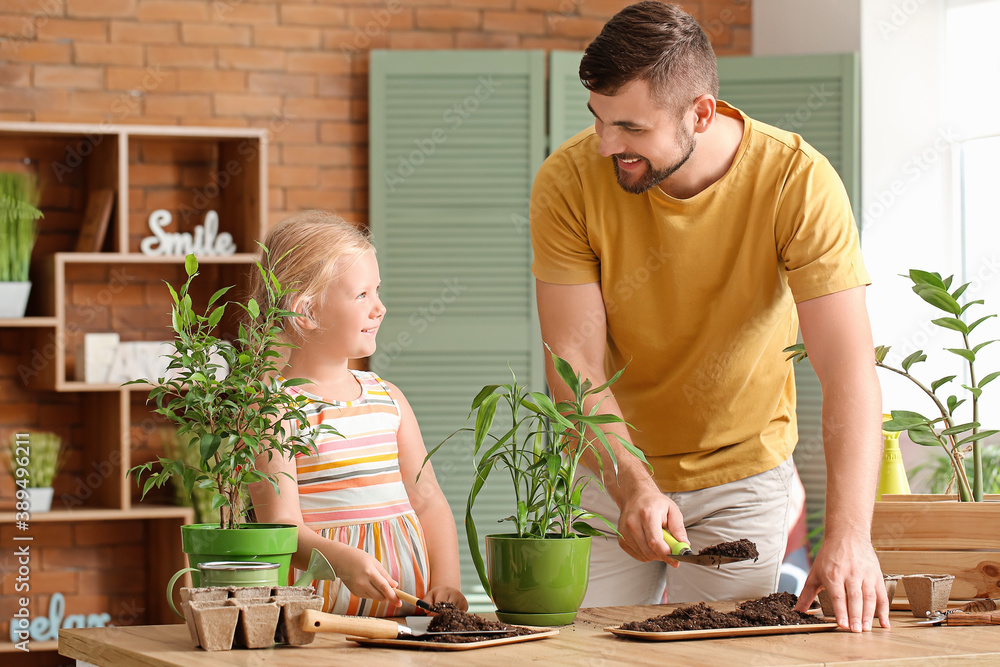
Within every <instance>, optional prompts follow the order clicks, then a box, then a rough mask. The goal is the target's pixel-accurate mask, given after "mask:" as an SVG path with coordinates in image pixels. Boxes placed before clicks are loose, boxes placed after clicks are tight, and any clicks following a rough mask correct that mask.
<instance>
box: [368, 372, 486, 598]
mask: <svg viewBox="0 0 1000 667" xmlns="http://www.w3.org/2000/svg"><path fill="white" fill-rule="evenodd" d="M386 384H387V385H388V386H389V388H390V390H391V391H392V395H393V398H395V399H396V402H397V403H398V404H399V417H400V424H399V434H398V436H397V442H398V444H399V470H400V472H401V473H402V475H403V484H404V485H405V486H406V495H407V496H409V498H410V505H412V506H413V509H414V511H415V512H416V513H417V518H418V519H420V525H421V527H422V528H423V530H424V539H425V541H426V542H427V552H428V553H427V562H428V564H429V566H430V571H431V581H430V587H429V590H428V591H427V596H426V597H427V601H428V602H430V603H431V604H437V603H439V602H451V603H452V604H454V605H455V606H456V607H458V608H459V609H461V610H462V611H465V610H466V609H468V608H469V603H468V601H467V600H466V599H465V596H464V595H462V591H461V585H462V581H461V576H460V574H459V572H460V570H459V565H458V534H457V532H456V530H455V517H454V515H453V514H452V513H451V506H449V505H448V501H447V500H446V499H445V497H444V493H442V492H441V487H440V486H438V483H437V478H435V477H434V469H433V468H432V467H431V465H430V464H429V463H428V464H427V465H426V466H424V469H423V472H422V473H421V472H420V467H421V466H422V465H423V463H424V457H425V456H426V455H427V449H426V448H425V447H424V439H423V438H422V437H421V436H420V427H419V426H417V418H416V416H415V415H414V414H413V409H412V408H410V404H409V403H408V402H407V401H406V397H404V396H403V393H402V392H401V391H399V389H398V388H397V387H396V386H395V385H393V384H390V383H388V382H387V383H386ZM418 473H420V481H419V482H418V481H417V474H418Z"/></svg>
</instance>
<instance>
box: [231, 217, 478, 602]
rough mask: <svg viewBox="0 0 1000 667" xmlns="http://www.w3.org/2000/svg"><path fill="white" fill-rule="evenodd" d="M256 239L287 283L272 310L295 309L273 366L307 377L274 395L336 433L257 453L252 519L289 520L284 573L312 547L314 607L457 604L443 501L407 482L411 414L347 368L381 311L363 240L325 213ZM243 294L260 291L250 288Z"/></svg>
mask: <svg viewBox="0 0 1000 667" xmlns="http://www.w3.org/2000/svg"><path fill="white" fill-rule="evenodd" d="M264 245H265V246H266V247H267V248H268V249H269V250H270V256H271V257H272V258H274V259H277V258H279V257H284V258H283V259H282V260H281V261H280V262H279V263H278V264H277V266H276V267H275V269H274V271H275V275H276V277H277V279H278V281H279V282H280V283H281V284H282V285H291V286H294V287H295V288H296V289H297V290H298V292H297V293H293V294H291V295H289V297H288V299H287V300H288V303H282V304H279V306H280V307H282V308H284V309H285V310H290V311H294V312H296V313H300V314H301V315H302V317H297V318H291V319H289V320H286V325H285V326H286V331H285V335H286V336H287V337H288V339H289V341H290V342H292V343H294V344H295V345H296V347H294V348H291V351H290V352H289V353H288V355H287V356H288V358H287V365H286V367H285V369H284V374H285V376H286V377H305V378H309V379H310V380H311V381H312V382H313V384H312V385H305V386H306V387H309V391H308V392H306V391H302V390H301V387H286V388H285V391H288V392H289V393H294V394H301V395H304V396H306V397H307V398H308V399H310V400H311V401H314V402H313V403H311V404H310V405H309V408H308V409H307V410H306V412H307V414H308V416H309V423H310V424H312V425H317V424H320V423H328V424H332V425H333V427H334V428H335V429H336V430H337V431H338V432H339V433H340V434H341V436H343V437H338V436H336V435H329V434H323V435H322V436H320V437H319V438H317V439H316V449H317V453H316V454H309V455H304V456H303V455H300V456H296V457H295V458H294V460H291V461H289V460H279V457H275V458H274V459H273V460H271V461H267V460H266V458H267V457H265V456H262V457H260V459H259V460H258V461H257V467H258V469H260V470H262V471H266V472H272V473H278V480H279V481H278V487H279V490H280V493H278V494H276V493H274V490H273V488H272V487H271V485H270V484H269V483H268V482H260V483H257V484H254V485H252V486H251V488H250V493H251V497H252V500H253V504H254V509H255V511H256V513H257V519H258V521H260V522H262V523H291V524H296V525H298V526H299V543H298V550H297V551H296V553H295V555H294V556H293V557H292V565H293V569H294V568H295V567H299V568H304V567H306V564H307V563H308V560H309V555H310V554H311V553H312V550H313V548H317V549H319V550H320V551H322V552H323V554H324V555H326V557H327V558H328V559H329V561H330V563H331V564H332V565H333V568H334V570H335V571H336V573H337V577H338V578H337V579H335V580H333V581H318V582H314V584H315V585H316V588H317V590H316V592H317V594H318V595H321V596H322V597H323V599H324V607H323V610H324V611H327V612H332V613H336V614H348V615H357V616H393V615H406V614H412V613H413V612H414V611H415V610H414V608H413V607H412V606H410V605H409V604H406V605H405V607H403V603H402V602H401V601H400V600H399V598H398V597H397V595H396V593H395V592H394V591H393V589H394V588H398V589H400V590H402V591H405V592H408V593H411V594H413V595H416V596H417V597H418V598H422V599H424V600H426V601H428V602H430V603H431V604H435V603H439V602H451V603H453V604H455V605H456V606H458V607H459V608H460V609H463V610H465V609H468V603H467V602H466V600H465V597H464V596H463V595H462V593H461V592H460V590H459V586H460V583H459V565H458V537H457V535H456V531H455V520H454V517H453V516H452V513H451V508H450V507H449V505H448V502H447V501H446V500H445V497H444V494H443V493H442V492H441V489H440V487H439V486H438V483H437V480H436V479H435V477H434V474H433V471H432V470H431V469H430V467H429V466H426V467H425V469H424V471H423V473H422V474H421V475H420V481H419V482H418V481H417V479H416V477H417V473H418V472H419V471H420V467H421V465H422V464H423V460H424V456H425V454H426V450H425V448H424V443H423V440H422V438H421V436H420V430H419V428H418V426H417V420H416V417H414V415H413V410H411V409H410V406H409V404H408V403H407V402H406V399H405V398H404V397H403V394H402V393H401V392H400V391H399V389H397V388H396V387H395V386H393V385H392V384H390V383H388V382H386V381H384V380H382V379H381V378H380V377H379V376H377V375H376V374H375V373H372V372H365V371H357V370H352V369H350V368H349V367H348V362H349V361H350V360H351V359H362V358H364V357H368V356H371V354H372V353H373V352H375V335H376V333H378V328H379V325H380V324H381V322H382V318H383V316H384V315H385V306H383V305H382V301H381V300H380V299H379V295H378V290H379V282H380V278H379V270H378V262H377V261H376V259H375V249H374V248H373V247H372V244H371V241H370V238H369V237H368V236H367V235H366V234H365V232H363V231H361V230H359V229H357V228H356V227H354V226H353V225H351V224H349V223H347V222H345V221H344V220H342V219H341V218H339V217H338V216H336V215H333V214H330V213H324V212H320V211H308V212H304V213H299V214H296V215H293V216H291V217H290V218H287V219H285V220H283V221H282V222H280V223H278V224H277V225H276V226H275V227H274V228H273V229H272V230H271V231H270V233H269V234H268V235H267V239H266V240H265V242H264ZM289 251H291V252H289ZM285 253H288V255H287V256H285ZM257 277H259V276H256V275H255V278H257ZM252 296H253V297H254V298H255V299H257V301H258V303H261V302H262V299H266V296H265V293H264V290H263V289H262V286H260V285H257V286H256V289H254V290H252ZM279 381H280V380H279ZM296 576H298V572H297V571H293V574H292V576H291V577H290V578H291V579H294V578H295V577H296Z"/></svg>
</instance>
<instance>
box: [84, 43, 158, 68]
mask: <svg viewBox="0 0 1000 667" xmlns="http://www.w3.org/2000/svg"><path fill="white" fill-rule="evenodd" d="M142 50H143V47H141V46H139V45H137V44H104V43H100V42H74V43H73V51H74V52H75V54H76V58H75V62H76V63H77V64H92V65H133V66H136V65H142V64H143V55H142Z"/></svg>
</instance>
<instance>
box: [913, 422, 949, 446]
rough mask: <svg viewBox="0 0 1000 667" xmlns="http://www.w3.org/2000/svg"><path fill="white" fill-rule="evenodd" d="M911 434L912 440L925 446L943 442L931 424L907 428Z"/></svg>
mask: <svg viewBox="0 0 1000 667" xmlns="http://www.w3.org/2000/svg"><path fill="white" fill-rule="evenodd" d="M906 432H907V433H908V434H909V436H910V440H912V441H913V442H915V443H917V444H918V445H924V446H925V447H934V446H937V445H940V444H941V441H940V440H938V437H937V435H935V434H934V431H932V430H931V428H930V427H929V426H913V427H910V428H909V429H907V430H906Z"/></svg>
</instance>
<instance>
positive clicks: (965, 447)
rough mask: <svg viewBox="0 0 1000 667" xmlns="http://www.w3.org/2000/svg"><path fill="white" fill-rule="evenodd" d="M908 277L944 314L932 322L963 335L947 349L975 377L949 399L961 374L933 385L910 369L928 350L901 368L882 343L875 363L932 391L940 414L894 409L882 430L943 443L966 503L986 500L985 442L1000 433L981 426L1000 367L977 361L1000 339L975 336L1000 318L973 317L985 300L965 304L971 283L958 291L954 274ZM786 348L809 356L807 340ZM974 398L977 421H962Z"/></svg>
mask: <svg viewBox="0 0 1000 667" xmlns="http://www.w3.org/2000/svg"><path fill="white" fill-rule="evenodd" d="M908 277H909V279H910V280H911V281H912V282H913V287H912V289H913V292H914V293H915V294H917V296H919V297H920V298H921V299H923V300H924V301H926V302H927V303H929V304H930V305H932V306H934V307H935V308H937V309H938V310H940V311H942V312H943V313H944V317H938V318H936V319H933V320H931V323H932V324H934V325H935V326H938V327H941V328H943V329H948V330H950V331H954V332H956V333H958V334H961V336H962V345H961V347H951V348H945V349H946V351H948V352H950V353H951V354H953V355H955V356H956V357H958V358H959V359H960V360H961V362H960V363H962V364H964V365H966V367H967V370H968V379H969V381H968V384H962V385H961V389H962V391H961V392H956V393H950V392H947V393H949V395H948V396H947V397H943V396H941V395H939V391H940V390H941V389H942V388H943V387H946V386H947V385H949V384H950V383H951V382H952V381H953V380H955V378H957V377H958V374H956V375H948V376H946V377H942V378H938V379H937V380H934V381H932V382H931V383H930V384H926V383H925V382H923V381H921V380H919V379H917V378H916V377H915V376H914V375H912V374H911V373H910V369H911V368H913V366H914V365H916V364H918V363H920V362H923V361H926V360H927V355H926V354H924V351H923V350H917V351H916V352H914V353H913V354H911V355H909V356H908V357H906V358H905V359H903V361H902V362H900V365H899V368H897V367H895V366H891V365H889V364H887V363H885V358H886V356H887V355H888V354H889V349H890V348H889V347H886V346H882V345H880V346H878V347H876V348H875V365H876V366H877V367H878V368H882V369H884V370H887V371H889V372H891V373H896V374H897V375H902V376H903V377H905V378H906V379H908V380H909V381H911V382H913V383H914V384H915V385H916V386H917V387H919V388H920V390H921V391H923V392H924V393H925V394H926V395H927V397H928V398H929V399H930V400H931V402H932V403H933V405H934V407H935V408H936V410H937V416H934V417H927V416H924V415H923V414H922V413H919V412H912V411H907V410H893V411H892V413H891V414H892V419H891V420H889V421H886V422H885V423H883V424H882V429H883V430H885V431H906V432H907V433H908V434H909V436H910V439H911V440H912V441H913V442H915V443H917V444H920V445H927V446H941V447H942V448H943V449H944V452H945V454H946V455H947V456H948V459H949V461H950V462H951V468H952V473H953V475H954V478H955V481H956V485H957V487H958V495H959V498H960V499H961V500H963V501H969V500H974V501H981V500H982V499H983V456H982V441H983V440H984V439H986V438H988V437H990V436H991V435H994V434H996V433H998V432H1000V431H997V430H981V424H980V422H979V399H980V397H981V396H982V393H983V388H984V387H985V386H986V385H988V384H989V383H990V382H992V381H993V380H995V379H996V378H998V377H1000V371H996V372H992V373H988V374H986V375H980V374H978V373H977V368H976V360H977V355H978V354H979V352H980V350H982V349H983V348H984V347H986V346H987V345H990V344H992V343H995V342H997V341H995V340H986V341H982V342H980V343H976V344H973V341H972V340H971V339H970V336H971V334H972V333H973V332H974V331H975V330H976V329H978V328H979V326H980V325H981V324H983V323H984V322H986V321H987V320H989V319H990V318H993V317H996V315H984V316H982V317H979V318H977V319H975V320H973V319H972V317H971V316H969V314H968V311H969V310H970V309H971V308H972V307H973V306H977V305H982V304H983V300H982V299H976V300H974V301H968V302H966V303H965V304H961V303H959V299H960V298H961V297H962V295H963V294H964V293H965V290H966V289H968V287H969V285H970V283H965V284H964V285H961V286H960V287H958V288H956V289H954V290H952V289H951V285H952V281H953V278H954V276H948V277H947V278H942V277H941V275H940V274H938V273H929V272H927V271H918V270H916V269H911V270H910V272H909V276H908ZM949 290H950V291H949ZM785 351H786V352H792V355H791V356H790V357H789V359H794V360H795V361H796V362H798V361H801V360H802V359H805V358H806V356H807V355H806V352H805V347H804V346H803V345H801V344H799V345H793V346H791V347H789V348H787V349H786V350H785ZM970 399H971V408H972V421H969V422H965V423H961V422H960V420H959V419H958V418H957V416H956V410H957V409H958V407H959V406H961V405H962V404H964V403H965V402H966V401H967V400H970ZM969 451H971V454H972V479H971V481H970V479H969V474H968V471H967V470H966V467H965V462H964V458H965V456H966V454H967V453H969Z"/></svg>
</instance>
